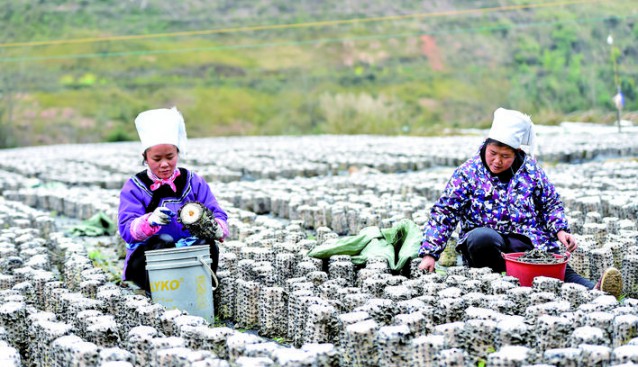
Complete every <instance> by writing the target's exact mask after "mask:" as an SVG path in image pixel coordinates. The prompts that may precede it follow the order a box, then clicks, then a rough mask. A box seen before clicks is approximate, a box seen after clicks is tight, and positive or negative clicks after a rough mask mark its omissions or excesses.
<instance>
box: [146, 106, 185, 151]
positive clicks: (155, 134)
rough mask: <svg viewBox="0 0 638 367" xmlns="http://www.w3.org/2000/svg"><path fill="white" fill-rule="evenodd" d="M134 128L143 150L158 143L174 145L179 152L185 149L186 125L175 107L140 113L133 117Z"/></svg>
mask: <svg viewBox="0 0 638 367" xmlns="http://www.w3.org/2000/svg"><path fill="white" fill-rule="evenodd" d="M135 128H137V133H138V134H139V136H140V141H141V142H142V149H143V150H144V151H145V150H146V149H148V148H150V147H152V146H155V145H158V144H172V145H175V146H176V147H177V148H178V149H179V151H180V152H183V151H184V150H185V149H186V125H185V124H184V118H183V117H182V114H181V113H180V112H179V111H178V110H177V108H176V107H173V108H170V109H168V108H160V109H157V110H148V111H144V112H142V113H140V114H139V115H137V117H136V118H135Z"/></svg>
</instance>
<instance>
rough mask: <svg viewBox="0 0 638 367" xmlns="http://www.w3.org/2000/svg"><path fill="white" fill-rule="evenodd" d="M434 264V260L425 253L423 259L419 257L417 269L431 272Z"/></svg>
mask: <svg viewBox="0 0 638 367" xmlns="http://www.w3.org/2000/svg"><path fill="white" fill-rule="evenodd" d="M434 264H436V260H435V259H434V258H433V257H432V256H430V255H425V256H423V259H421V263H420V264H419V269H421V270H425V271H427V272H428V273H432V272H434Z"/></svg>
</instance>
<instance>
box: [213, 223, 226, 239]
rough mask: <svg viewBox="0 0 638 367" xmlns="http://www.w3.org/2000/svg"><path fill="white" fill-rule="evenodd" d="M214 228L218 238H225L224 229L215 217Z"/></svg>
mask: <svg viewBox="0 0 638 367" xmlns="http://www.w3.org/2000/svg"><path fill="white" fill-rule="evenodd" d="M213 228H214V231H215V239H216V240H221V239H222V238H224V230H223V229H222V226H220V225H219V223H217V221H216V220H215V219H213Z"/></svg>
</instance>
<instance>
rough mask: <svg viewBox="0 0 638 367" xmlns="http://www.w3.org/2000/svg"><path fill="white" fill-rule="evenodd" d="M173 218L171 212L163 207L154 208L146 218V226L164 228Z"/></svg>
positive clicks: (173, 214)
mask: <svg viewBox="0 0 638 367" xmlns="http://www.w3.org/2000/svg"><path fill="white" fill-rule="evenodd" d="M174 216H175V213H173V211H172V210H170V209H169V208H167V207H165V206H160V207H159V208H155V210H154V211H153V213H151V215H150V216H149V217H148V224H150V225H151V226H154V227H155V226H165V225H167V224H168V223H170V222H171V218H172V217H174Z"/></svg>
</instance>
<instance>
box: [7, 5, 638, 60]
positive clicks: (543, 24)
mask: <svg viewBox="0 0 638 367" xmlns="http://www.w3.org/2000/svg"><path fill="white" fill-rule="evenodd" d="M636 17H637V15H627V16H624V17H619V16H616V19H633V18H636ZM607 19H608V18H607V17H595V18H578V19H567V20H557V21H552V22H530V23H516V24H509V25H497V26H485V27H469V28H457V29H454V30H445V31H440V30H439V31H429V32H411V33H400V34H376V35H369V36H355V37H344V38H319V39H312V40H306V41H288V42H270V43H255V44H239V45H216V46H210V47H191V48H179V49H155V50H133V51H120V52H97V53H89V54H64V55H47V56H15V57H0V63H10V62H24V61H47V60H63V59H86V58H106V57H122V56H144V55H159V54H175V53H189V52H202V51H224V50H236V49H249V48H274V47H282V46H304V45H312V44H327V43H337V42H344V41H363V40H381V39H391V38H403V37H412V36H416V35H450V34H460V33H482V32H491V31H498V30H504V29H515V28H534V27H549V26H555V25H557V24H568V23H596V22H604V21H606V20H607Z"/></svg>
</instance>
